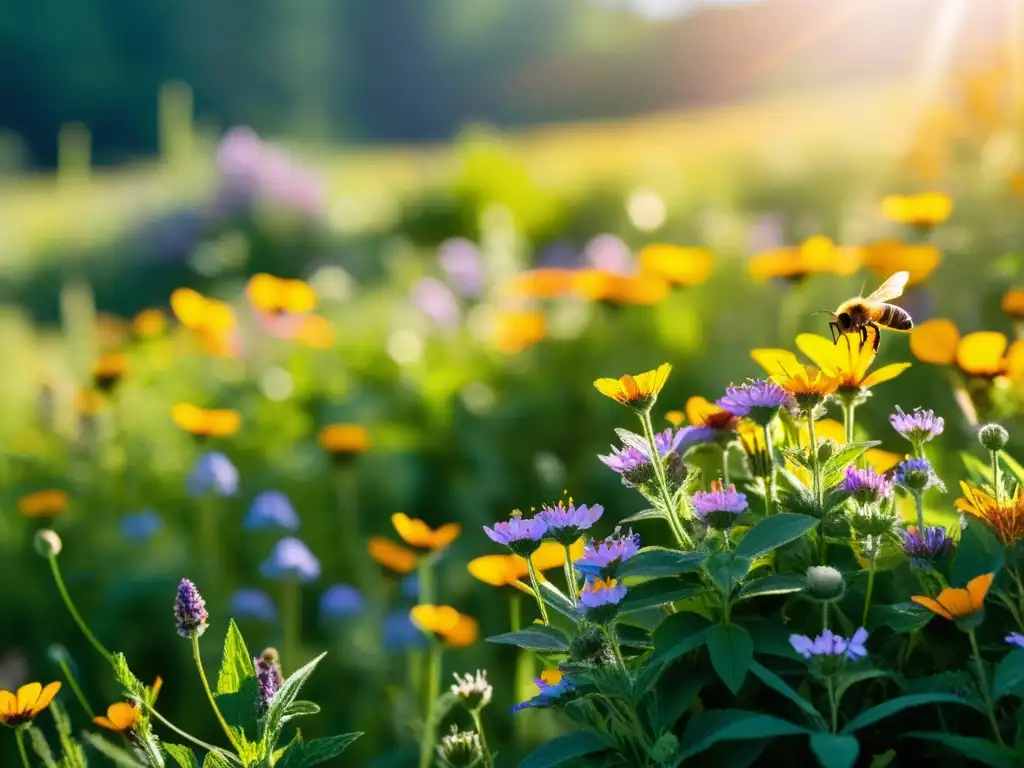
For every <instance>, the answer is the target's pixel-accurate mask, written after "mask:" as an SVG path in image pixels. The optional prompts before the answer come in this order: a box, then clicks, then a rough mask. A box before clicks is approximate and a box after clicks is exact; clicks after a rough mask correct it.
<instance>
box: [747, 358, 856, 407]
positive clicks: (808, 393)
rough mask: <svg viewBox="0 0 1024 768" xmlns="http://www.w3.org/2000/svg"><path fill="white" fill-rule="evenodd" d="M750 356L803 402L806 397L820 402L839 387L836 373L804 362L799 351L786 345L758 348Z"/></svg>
mask: <svg viewBox="0 0 1024 768" xmlns="http://www.w3.org/2000/svg"><path fill="white" fill-rule="evenodd" d="M750 356H751V357H752V358H753V359H754V362H755V363H757V364H758V365H760V366H761V367H762V368H764V370H765V372H766V373H767V374H768V375H769V376H770V377H771V378H772V380H773V381H774V382H775V383H776V384H778V385H779V386H780V387H782V388H783V389H784V390H786V391H787V392H789V394H791V395H793V396H794V397H795V398H796V399H797V401H798V402H800V403H801V405H804V402H802V401H803V400H807V399H809V400H813V401H814V402H820V401H821V399H822V398H825V397H828V396H829V395H831V394H833V393H834V392H835V391H836V390H837V389H838V388H839V378H838V377H837V375H835V374H832V373H829V372H827V371H822V370H820V369H818V368H815V367H814V366H813V365H804V364H803V363H801V362H800V361H799V360H798V359H797V357H796V355H794V354H793V353H792V352H790V351H789V350H786V349H755V350H752V351H751V353H750Z"/></svg>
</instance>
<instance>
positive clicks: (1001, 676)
mask: <svg viewBox="0 0 1024 768" xmlns="http://www.w3.org/2000/svg"><path fill="white" fill-rule="evenodd" d="M1022 683H1024V648H1016V649H1014V650H1012V651H1010V652H1009V653H1008V654H1006V656H1005V657H1004V658H1003V660H1002V661H1000V662H999V666H998V667H996V677H995V682H994V684H993V690H992V693H993V695H994V696H995V697H996V698H997V699H1001V698H1002V697H1003V696H1008V695H1009V694H1011V693H1013V694H1016V695H1017V696H1021V695H1022V693H1024V691H1022V690H1021V684H1022Z"/></svg>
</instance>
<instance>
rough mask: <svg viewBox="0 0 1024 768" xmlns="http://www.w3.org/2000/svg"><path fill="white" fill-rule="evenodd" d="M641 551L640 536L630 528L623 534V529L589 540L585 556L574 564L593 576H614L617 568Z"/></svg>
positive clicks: (582, 571)
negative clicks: (603, 537)
mask: <svg viewBox="0 0 1024 768" xmlns="http://www.w3.org/2000/svg"><path fill="white" fill-rule="evenodd" d="M638 551H640V536H639V535H638V534H635V533H633V531H632V530H630V532H629V533H627V534H625V535H624V534H623V533H622V529H621V528H619V527H616V528H615V532H614V533H613V534H612V535H611V536H609V537H608V538H606V539H598V540H596V541H589V542H587V543H586V544H585V545H584V547H583V557H582V558H580V559H579V560H577V561H576V562H575V563H574V565H575V566H576V570H578V571H579V572H580V573H582V574H585V575H587V576H592V577H600V576H605V577H610V576H614V574H615V569H616V568H618V566H619V565H620V564H622V563H624V562H626V561H627V560H629V559H630V558H631V557H633V555H635V554H636V553H637V552H638Z"/></svg>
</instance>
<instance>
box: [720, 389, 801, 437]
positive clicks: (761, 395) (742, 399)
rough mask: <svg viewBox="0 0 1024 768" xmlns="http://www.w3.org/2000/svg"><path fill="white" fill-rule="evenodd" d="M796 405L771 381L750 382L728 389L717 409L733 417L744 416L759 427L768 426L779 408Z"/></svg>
mask: <svg viewBox="0 0 1024 768" xmlns="http://www.w3.org/2000/svg"><path fill="white" fill-rule="evenodd" d="M795 405H796V401H795V400H794V399H793V396H792V395H791V394H789V393H788V392H787V391H786V390H784V389H783V388H782V387H780V386H779V385H778V384H776V383H775V382H774V381H772V380H771V379H760V380H757V381H751V382H748V383H746V384H741V385H740V386H738V387H737V386H732V387H728V388H727V389H726V390H725V395H724V396H723V397H722V398H721V399H719V401H718V407H719V408H724V409H725V410H727V411H729V413H731V414H733V415H735V416H746V417H748V418H750V419H752V420H753V421H754V422H756V423H757V424H760V425H761V426H763V427H764V426H768V425H769V424H771V422H772V419H774V418H775V416H776V414H777V413H778V412H779V409H780V408H783V407H785V408H792V407H794V406H795Z"/></svg>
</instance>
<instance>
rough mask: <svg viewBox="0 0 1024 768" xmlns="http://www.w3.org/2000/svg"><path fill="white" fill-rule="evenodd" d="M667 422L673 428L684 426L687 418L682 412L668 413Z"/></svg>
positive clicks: (666, 415)
mask: <svg viewBox="0 0 1024 768" xmlns="http://www.w3.org/2000/svg"><path fill="white" fill-rule="evenodd" d="M665 421H667V422H668V423H669V424H671V425H672V426H673V427H679V426H682V424H683V422H684V421H686V416H685V415H684V414H683V412H682V411H668V412H667V413H666V414H665Z"/></svg>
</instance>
